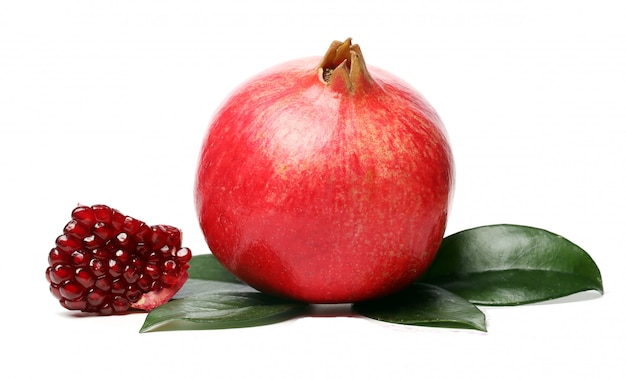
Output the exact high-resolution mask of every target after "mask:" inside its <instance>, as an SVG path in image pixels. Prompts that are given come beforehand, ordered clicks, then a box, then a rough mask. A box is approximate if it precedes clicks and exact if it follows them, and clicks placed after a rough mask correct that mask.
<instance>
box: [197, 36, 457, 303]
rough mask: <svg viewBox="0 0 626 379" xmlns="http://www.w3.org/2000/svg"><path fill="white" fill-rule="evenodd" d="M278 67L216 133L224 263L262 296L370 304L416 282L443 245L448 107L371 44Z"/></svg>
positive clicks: (210, 163)
mask: <svg viewBox="0 0 626 379" xmlns="http://www.w3.org/2000/svg"><path fill="white" fill-rule="evenodd" d="M319 62H320V60H319V59H318V58H313V59H310V58H307V59H300V60H296V61H292V62H288V63H285V64H283V65H279V66H277V67H274V68H272V69H270V70H268V71H265V72H263V73H261V74H259V75H258V76H256V77H254V78H252V79H251V80H249V81H248V82H246V83H245V84H244V85H242V86H241V87H239V88H238V89H237V90H235V92H234V93H233V94H232V95H231V96H230V97H229V98H228V99H226V101H225V102H224V103H223V105H222V107H221V108H220V109H219V110H218V111H217V113H216V115H215V116H214V119H213V121H212V123H211V125H210V126H209V130H208V132H207V135H206V137H205V140H204V143H203V146H202V149H201V152H200V157H199V165H198V171H197V177H196V189H195V201H196V208H197V212H198V217H199V221H200V226H201V228H202V231H203V233H204V236H205V238H206V241H207V243H208V245H209V247H210V249H211V251H212V252H213V254H214V255H215V256H216V258H217V259H218V260H219V261H220V262H221V263H222V264H223V265H224V266H225V267H226V268H227V269H228V270H230V271H231V272H232V273H233V274H235V275H236V276H238V277H239V278H240V279H241V280H243V281H245V282H247V283H248V284H250V285H251V286H253V287H256V288H257V289H259V290H261V291H264V292H267V293H272V294H276V295H281V296H286V297H290V298H294V299H298V300H302V301H306V302H312V303H340V302H356V301H361V300H366V299H371V298H376V297H380V296H383V295H387V294H389V293H392V292H394V291H397V290H399V289H401V288H403V287H405V286H407V285H408V284H409V283H411V282H412V281H414V280H415V279H416V278H417V277H418V276H419V275H420V274H422V273H423V272H424V271H425V269H426V268H427V267H428V265H429V264H430V263H431V261H432V260H433V258H434V256H435V254H436V251H437V249H438V247H439V245H440V243H441V240H442V238H443V234H444V230H445V226H446V219H447V214H448V206H449V202H450V199H451V197H452V192H453V179H454V178H453V176H454V172H453V160H452V153H451V150H450V146H449V144H448V141H447V137H446V132H445V129H444V126H443V124H442V122H441V121H440V119H439V117H438V116H437V114H436V112H435V110H434V109H433V108H432V107H431V106H430V105H429V104H428V103H427V102H426V100H425V99H424V98H423V97H421V96H420V94H418V93H417V92H416V91H415V90H413V89H412V88H411V87H410V86H409V85H408V84H406V83H405V82H403V81H401V80H400V79H398V78H397V77H395V76H393V75H391V74H389V73H387V72H385V71H383V70H380V69H378V68H374V67H370V68H368V67H366V66H365V62H364V60H363V56H362V54H361V51H360V48H359V47H358V45H352V44H351V41H350V40H347V41H345V42H343V43H341V42H337V41H336V42H334V43H333V44H332V45H331V47H330V49H329V50H328V52H327V53H326V55H325V56H324V57H323V58H322V59H321V63H319Z"/></svg>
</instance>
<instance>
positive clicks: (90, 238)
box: [46, 204, 191, 315]
mask: <svg viewBox="0 0 626 379" xmlns="http://www.w3.org/2000/svg"><path fill="white" fill-rule="evenodd" d="M181 241H182V233H181V231H180V230H179V229H178V228H175V227H173V226H169V225H155V226H148V225H147V224H146V223H144V222H142V221H139V220H137V219H135V218H133V217H130V216H126V215H124V214H122V213H121V212H119V211H118V210H116V209H113V208H111V207H109V206H106V205H102V204H98V205H94V206H91V207H88V206H83V205H79V206H78V207H76V208H75V209H74V210H73V211H72V219H71V220H70V221H69V222H68V223H67V225H66V226H65V228H64V229H63V234H61V235H60V236H59V237H58V238H57V240H56V244H55V247H54V248H52V250H50V253H49V254H48V264H49V265H48V267H47V268H46V279H47V280H48V282H49V283H50V292H51V293H52V295H53V296H54V297H56V298H57V299H59V302H60V303H61V305H62V306H63V307H65V308H67V309H69V310H76V311H83V312H90V313H96V314H100V315H111V314H124V313H128V312H130V311H131V310H133V309H136V310H145V311H150V310H152V309H154V308H156V307H157V306H159V305H161V304H164V303H166V302H167V301H168V300H170V299H171V298H172V296H174V294H176V292H178V290H179V289H180V288H181V287H182V286H183V284H184V283H185V282H186V281H187V278H188V276H189V275H188V274H187V269H188V268H189V260H190V259H191V251H190V250H189V249H187V248H184V247H181Z"/></svg>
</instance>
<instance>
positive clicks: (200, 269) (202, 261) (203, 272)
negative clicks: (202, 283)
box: [187, 254, 241, 283]
mask: <svg viewBox="0 0 626 379" xmlns="http://www.w3.org/2000/svg"><path fill="white" fill-rule="evenodd" d="M187 273H189V278H190V279H204V280H214V281H218V282H230V283H241V281H240V280H239V279H237V278H236V277H235V276H234V275H233V274H231V273H230V272H229V271H228V270H226V269H225V268H224V266H222V265H221V264H220V263H219V262H218V261H217V259H216V258H215V256H214V255H213V254H201V255H194V256H193V257H192V258H191V260H190V261H189V270H187Z"/></svg>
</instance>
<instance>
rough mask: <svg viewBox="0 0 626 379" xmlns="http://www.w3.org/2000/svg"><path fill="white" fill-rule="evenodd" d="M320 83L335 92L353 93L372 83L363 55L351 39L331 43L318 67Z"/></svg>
mask: <svg viewBox="0 0 626 379" xmlns="http://www.w3.org/2000/svg"><path fill="white" fill-rule="evenodd" d="M317 70H318V76H319V79H320V81H322V82H323V83H325V84H326V85H327V86H329V87H331V88H333V89H335V90H337V91H346V90H347V91H348V92H350V93H354V92H355V91H356V90H357V89H358V88H359V87H361V86H363V85H365V84H367V83H372V82H373V80H372V77H371V76H370V74H369V72H368V71H367V67H366V66H365V60H364V59H363V53H362V52H361V48H360V47H359V45H356V44H355V45H353V44H352V39H351V38H348V39H347V40H345V41H344V42H340V41H333V43H331V45H330V47H329V48H328V51H327V52H326V54H325V55H324V57H323V58H322V61H321V62H320V64H319V66H318V69H317Z"/></svg>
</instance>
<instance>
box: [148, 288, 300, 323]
mask: <svg viewBox="0 0 626 379" xmlns="http://www.w3.org/2000/svg"><path fill="white" fill-rule="evenodd" d="M207 282H208V281H207ZM306 308H307V305H306V304H303V303H298V302H294V301H290V300H284V299H280V298H276V297H273V296H270V295H266V294H263V293H260V292H256V291H254V290H252V289H251V288H250V290H243V291H229V292H211V291H207V292H203V293H200V294H198V295H193V296H188V297H185V298H183V299H178V300H173V301H170V302H168V303H166V304H163V305H161V306H160V307H157V308H156V309H154V310H152V311H151V312H150V313H149V314H148V316H147V317H146V319H145V321H144V324H143V326H142V327H141V329H140V332H141V333H143V332H149V331H156V330H197V329H224V328H243V327H250V326H259V325H267V324H271V323H275V322H279V321H283V320H286V319H289V318H292V317H295V316H296V315H299V314H302V313H303V312H304V311H305V309H306Z"/></svg>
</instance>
